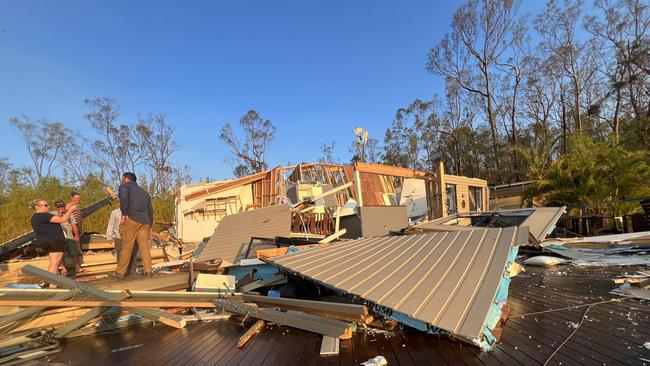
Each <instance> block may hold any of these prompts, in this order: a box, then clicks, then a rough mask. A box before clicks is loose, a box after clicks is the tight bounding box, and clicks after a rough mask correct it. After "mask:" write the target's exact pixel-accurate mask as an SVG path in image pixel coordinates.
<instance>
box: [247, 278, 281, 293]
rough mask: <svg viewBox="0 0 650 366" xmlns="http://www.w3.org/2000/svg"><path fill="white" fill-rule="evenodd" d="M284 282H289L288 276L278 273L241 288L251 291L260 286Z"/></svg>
mask: <svg viewBox="0 0 650 366" xmlns="http://www.w3.org/2000/svg"><path fill="white" fill-rule="evenodd" d="M283 283H287V277H286V276H284V275H276V276H273V277H272V278H269V279H268V280H258V281H255V282H251V283H249V284H247V285H244V286H242V288H241V292H249V291H253V290H256V289H258V288H260V287H265V286H271V285H279V284H283Z"/></svg>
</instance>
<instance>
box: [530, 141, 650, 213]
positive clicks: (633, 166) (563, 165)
mask: <svg viewBox="0 0 650 366" xmlns="http://www.w3.org/2000/svg"><path fill="white" fill-rule="evenodd" d="M645 157H646V156H645V154H644V153H642V152H632V151H628V150H626V149H624V148H623V147H622V146H621V145H619V144H616V143H613V142H601V141H596V140H594V139H592V138H589V137H586V136H582V135H573V136H571V137H570V138H569V141H568V152H567V154H565V155H562V156H561V157H560V158H559V159H557V160H555V161H554V162H553V163H552V164H551V165H550V166H548V168H547V169H545V170H544V171H543V172H541V176H540V177H539V179H537V180H534V181H533V186H532V187H531V188H530V189H529V190H528V192H527V193H526V203H527V204H529V205H530V204H532V202H533V200H535V203H536V204H541V205H544V206H562V205H584V204H586V205H589V206H590V208H591V209H592V210H593V211H594V212H596V213H605V212H608V213H614V214H622V213H626V211H629V210H631V209H632V208H633V207H634V206H631V205H620V204H618V203H617V201H619V200H622V199H625V198H634V197H641V196H645V195H648V194H650V167H649V166H648V164H647V163H646V162H645ZM533 166H537V165H531V168H532V167H533ZM539 173H540V172H539V171H535V172H533V171H531V175H533V174H539Z"/></svg>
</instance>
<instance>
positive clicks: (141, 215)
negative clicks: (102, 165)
mask: <svg viewBox="0 0 650 366" xmlns="http://www.w3.org/2000/svg"><path fill="white" fill-rule="evenodd" d="M136 180H137V177H136V176H135V174H133V173H130V172H129V173H124V174H123V175H122V185H120V189H119V192H118V196H119V198H120V211H121V212H122V219H121V221H120V237H121V239H122V245H121V249H120V256H119V257H118V259H117V260H118V261H117V269H116V270H115V273H114V274H112V276H113V277H115V278H119V279H122V278H124V277H126V271H127V268H128V265H129V262H130V259H131V255H132V253H133V247H134V246H135V245H136V244H137V245H138V249H139V250H140V256H141V257H142V264H143V266H144V273H145V275H147V276H151V270H152V268H151V251H150V250H149V230H150V228H151V225H152V224H153V207H152V205H151V197H150V196H149V194H148V193H147V192H146V191H145V190H144V189H142V188H141V187H140V186H138V184H137V183H136Z"/></svg>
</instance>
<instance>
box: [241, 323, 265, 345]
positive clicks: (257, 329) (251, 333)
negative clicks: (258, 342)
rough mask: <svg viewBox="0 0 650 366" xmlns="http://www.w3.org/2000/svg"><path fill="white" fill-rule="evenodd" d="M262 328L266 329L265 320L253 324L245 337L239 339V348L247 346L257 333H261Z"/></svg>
mask: <svg viewBox="0 0 650 366" xmlns="http://www.w3.org/2000/svg"><path fill="white" fill-rule="evenodd" d="M262 328H264V320H258V321H256V322H255V324H253V325H252V326H251V327H250V328H248V330H247V331H246V333H244V335H242V336H241V337H239V341H238V342H237V347H239V348H242V347H244V345H246V342H248V341H249V340H250V339H251V338H253V336H255V335H256V334H257V333H259V332H260V331H261V330H262Z"/></svg>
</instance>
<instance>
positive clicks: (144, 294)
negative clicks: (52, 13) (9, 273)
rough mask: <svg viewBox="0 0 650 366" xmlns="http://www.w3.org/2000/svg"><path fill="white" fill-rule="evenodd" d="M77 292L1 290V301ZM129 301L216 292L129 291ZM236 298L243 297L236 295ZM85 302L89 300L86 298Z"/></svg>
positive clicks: (205, 296)
mask: <svg viewBox="0 0 650 366" xmlns="http://www.w3.org/2000/svg"><path fill="white" fill-rule="evenodd" d="M106 292H108V293H111V294H122V293H124V290H107V291H106ZM77 293H78V292H77V291H76V290H67V289H15V288H0V301H7V300H56V296H59V295H62V294H63V295H76V294H77ZM128 295H130V297H129V301H212V300H214V299H215V298H216V297H217V295H216V293H214V292H179V291H153V290H151V291H146V290H145V291H132V290H129V291H128ZM234 297H235V298H238V297H241V296H240V294H237V293H235V296H234ZM83 300H88V299H87V298H84V299H83Z"/></svg>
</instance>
